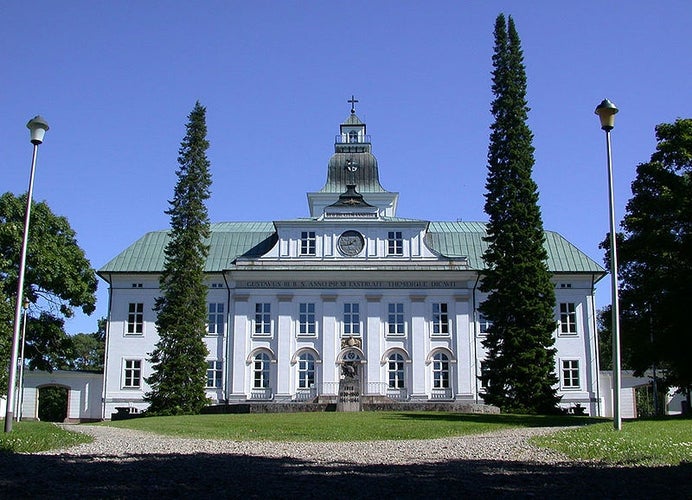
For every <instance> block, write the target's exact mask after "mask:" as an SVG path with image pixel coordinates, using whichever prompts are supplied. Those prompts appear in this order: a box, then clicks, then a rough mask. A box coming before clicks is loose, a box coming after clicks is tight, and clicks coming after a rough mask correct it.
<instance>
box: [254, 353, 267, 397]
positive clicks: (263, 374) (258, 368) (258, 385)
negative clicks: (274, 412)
mask: <svg viewBox="0 0 692 500" xmlns="http://www.w3.org/2000/svg"><path fill="white" fill-rule="evenodd" d="M270 376H271V359H270V358H269V355H268V354H267V353H266V352H259V353H257V354H256V355H255V357H254V358H252V388H253V389H269V387H270V386H269V378H270Z"/></svg>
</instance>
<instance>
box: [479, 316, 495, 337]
mask: <svg viewBox="0 0 692 500" xmlns="http://www.w3.org/2000/svg"><path fill="white" fill-rule="evenodd" d="M492 324H493V322H492V321H490V320H489V319H488V318H486V317H485V316H483V315H482V314H481V313H478V333H480V334H482V335H485V334H487V333H488V330H489V329H490V327H491V326H492Z"/></svg>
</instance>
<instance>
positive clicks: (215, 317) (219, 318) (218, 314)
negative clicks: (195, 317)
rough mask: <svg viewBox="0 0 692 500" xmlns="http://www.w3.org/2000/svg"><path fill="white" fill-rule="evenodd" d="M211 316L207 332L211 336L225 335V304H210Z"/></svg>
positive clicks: (208, 320)
mask: <svg viewBox="0 0 692 500" xmlns="http://www.w3.org/2000/svg"><path fill="white" fill-rule="evenodd" d="M208 306H209V316H208V319H207V332H208V333H209V334H210V335H223V323H224V305H223V303H218V304H214V303H209V304H208Z"/></svg>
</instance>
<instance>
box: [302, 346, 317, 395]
mask: <svg viewBox="0 0 692 500" xmlns="http://www.w3.org/2000/svg"><path fill="white" fill-rule="evenodd" d="M315 364H316V360H315V356H314V355H313V354H312V353H311V352H303V353H301V354H300V356H298V389H310V388H311V387H313V386H314V385H315V382H316V378H315V377H316V373H317V372H316V371H315Z"/></svg>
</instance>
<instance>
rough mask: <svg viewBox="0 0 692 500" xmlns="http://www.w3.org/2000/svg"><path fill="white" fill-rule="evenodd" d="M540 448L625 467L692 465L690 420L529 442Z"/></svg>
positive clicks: (601, 428)
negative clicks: (683, 463) (684, 463)
mask: <svg viewBox="0 0 692 500" xmlns="http://www.w3.org/2000/svg"><path fill="white" fill-rule="evenodd" d="M533 442H534V443H535V444H538V445H540V446H545V447H548V448H552V449H554V450H557V451H560V452H562V453H564V454H566V455H567V456H569V457H572V458H577V459H587V460H599V461H603V462H607V463H616V464H629V465H678V464H680V463H681V462H692V420H689V419H687V420H685V419H672V418H671V419H661V420H634V421H631V422H623V424H622V430H621V431H619V432H616V431H615V430H613V424H612V422H607V423H601V424H596V425H589V426H586V427H582V428H579V429H572V430H564V431H560V432H558V433H556V434H552V435H550V436H541V437H535V438H533Z"/></svg>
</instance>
